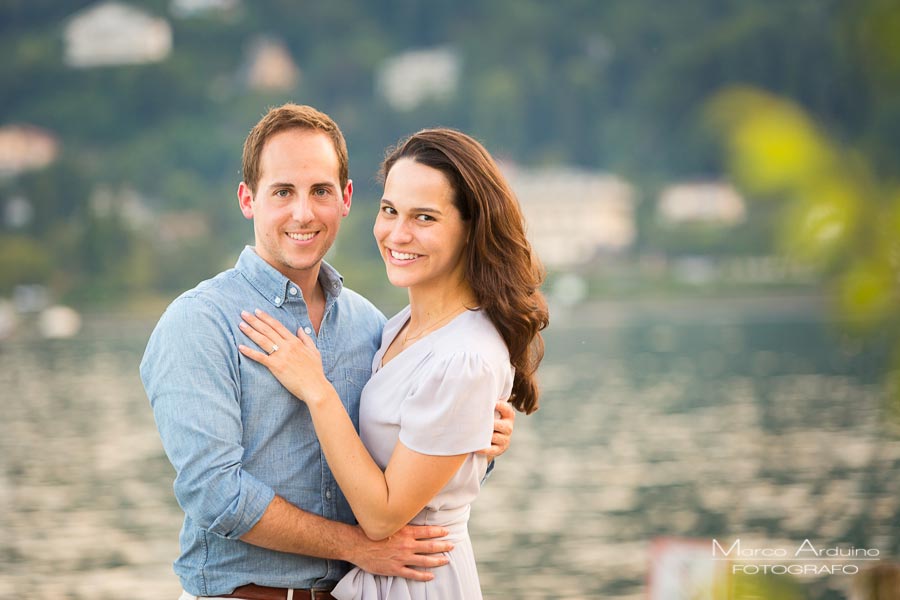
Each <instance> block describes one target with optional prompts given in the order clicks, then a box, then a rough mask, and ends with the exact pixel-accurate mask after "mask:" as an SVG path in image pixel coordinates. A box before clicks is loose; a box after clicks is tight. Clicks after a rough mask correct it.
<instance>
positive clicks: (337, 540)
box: [241, 496, 453, 581]
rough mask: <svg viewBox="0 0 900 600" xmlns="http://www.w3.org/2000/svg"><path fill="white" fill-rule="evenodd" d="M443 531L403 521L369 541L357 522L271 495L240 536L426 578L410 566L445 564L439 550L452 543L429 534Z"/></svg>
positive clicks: (381, 572) (261, 543)
mask: <svg viewBox="0 0 900 600" xmlns="http://www.w3.org/2000/svg"><path fill="white" fill-rule="evenodd" d="M447 534H448V531H447V530H446V529H444V528H443V527H414V526H407V527H404V528H403V529H401V530H400V531H398V532H397V533H396V534H394V535H393V536H391V538H390V539H387V540H383V541H380V542H374V541H372V540H370V539H369V538H368V537H366V535H365V534H364V533H363V531H362V530H361V529H360V528H359V527H356V526H354V525H347V524H345V523H337V522H335V521H329V520H328V519H325V518H324V517H320V516H318V515H314V514H311V513H308V512H306V511H303V510H300V509H299V508H297V507H296V506H294V505H293V504H291V503H289V502H288V501H287V500H285V499H284V498H281V497H280V496H275V498H274V499H273V500H272V503H271V504H270V505H269V507H268V508H267V509H266V512H265V513H263V516H262V518H261V519H260V520H259V521H258V522H257V523H256V525H254V526H253V528H252V529H250V531H248V532H247V533H246V534H244V535H243V536H242V537H241V541H244V542H247V543H249V544H253V545H255V546H262V547H263V548H269V549H270V550H278V551H280V552H291V553H294V554H305V555H307V556H317V557H319V558H329V559H335V560H345V561H347V562H350V563H353V564H354V565H356V566H358V567H360V568H361V569H363V570H365V571H368V572H370V573H375V574H376V575H395V576H399V577H406V578H407V579H414V580H416V581H430V580H431V579H434V574H433V573H430V572H428V571H419V570H417V569H414V568H411V567H420V568H421V567H440V566H442V565H445V564H447V562H448V560H447V559H446V558H445V557H444V556H442V555H441V554H439V553H441V552H449V551H450V550H452V549H453V544H451V543H450V542H447V541H443V540H436V539H433V538H438V537H443V536H446V535H447Z"/></svg>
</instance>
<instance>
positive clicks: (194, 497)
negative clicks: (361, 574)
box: [140, 297, 275, 538]
mask: <svg viewBox="0 0 900 600" xmlns="http://www.w3.org/2000/svg"><path fill="white" fill-rule="evenodd" d="M237 354H238V350H237V343H236V342H235V340H234V338H233V335H232V333H231V330H230V328H229V327H228V320H227V317H226V316H225V315H223V314H221V312H219V311H218V309H216V308H215V307H213V306H212V305H211V304H208V303H207V302H206V301H204V300H203V299H200V298H196V297H182V298H180V299H178V300H176V301H175V302H174V303H173V304H172V305H171V306H170V307H169V308H168V309H167V310H166V312H165V314H164V315H163V316H162V318H161V319H160V321H159V323H158V324H157V326H156V329H155V330H154V331H153V334H152V335H151V337H150V341H149V342H148V345H147V349H146V351H145V353H144V358H143V360H142V361H141V367H140V371H141V379H142V380H143V383H144V388H145V390H146V392H147V396H148V398H149V399H150V404H151V406H152V408H153V416H154V418H155V419H156V425H157V428H158V429H159V434H160V438H161V439H162V443H163V447H164V449H165V451H166V455H167V456H168V457H169V460H170V462H171V463H172V466H173V467H175V471H176V477H175V484H174V489H175V497H176V499H177V500H178V503H179V505H181V507H182V509H183V510H184V511H185V514H186V515H187V516H188V517H189V518H190V519H192V520H193V521H194V522H195V523H196V524H197V525H198V526H199V527H202V528H204V529H207V530H208V531H210V532H212V533H215V534H218V535H221V536H223V537H227V538H239V537H241V536H242V535H244V534H245V533H247V531H249V530H250V529H251V528H252V527H253V526H254V525H255V524H256V523H257V521H259V519H260V518H261V517H262V515H263V513H264V512H265V510H266V508H267V507H268V506H269V503H270V502H271V501H272V499H273V498H274V497H275V492H274V490H272V488H271V487H269V486H268V485H266V484H264V483H262V482H261V481H259V480H258V479H256V478H255V477H253V476H252V475H250V474H249V473H247V472H246V471H244V470H243V469H242V465H241V461H242V458H243V454H244V448H243V446H242V438H243V425H242V421H241V405H240V373H239V368H238V364H239V361H238V355H237Z"/></svg>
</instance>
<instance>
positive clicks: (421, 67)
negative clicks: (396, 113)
mask: <svg viewBox="0 0 900 600" xmlns="http://www.w3.org/2000/svg"><path fill="white" fill-rule="evenodd" d="M460 71H461V67H460V59H459V55H458V54H457V53H456V51H455V50H453V49H451V48H446V47H440V48H429V49H424V50H412V51H409V52H404V53H403V54H398V55H396V56H392V57H391V58H388V59H386V60H385V61H384V62H383V63H382V65H381V66H380V67H379V69H378V72H377V74H376V87H377V90H376V91H377V92H378V93H379V94H380V95H381V96H382V97H383V98H384V99H385V100H386V101H387V103H388V104H390V105H391V107H392V108H394V109H395V110H400V111H406V110H412V109H414V108H416V107H417V106H419V105H421V104H423V103H425V102H428V101H429V100H443V99H445V98H449V97H452V96H453V95H454V94H456V89H457V87H458V85H459V76H460Z"/></svg>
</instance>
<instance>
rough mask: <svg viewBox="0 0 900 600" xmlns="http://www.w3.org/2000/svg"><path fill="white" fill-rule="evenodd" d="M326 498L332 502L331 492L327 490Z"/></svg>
mask: <svg viewBox="0 0 900 600" xmlns="http://www.w3.org/2000/svg"><path fill="white" fill-rule="evenodd" d="M325 497H326V498H328V499H329V500H331V490H325Z"/></svg>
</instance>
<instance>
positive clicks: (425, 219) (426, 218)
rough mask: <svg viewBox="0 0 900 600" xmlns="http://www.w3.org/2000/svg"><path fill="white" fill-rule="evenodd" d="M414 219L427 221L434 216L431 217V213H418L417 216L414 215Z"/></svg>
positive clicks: (431, 219) (432, 219)
mask: <svg viewBox="0 0 900 600" xmlns="http://www.w3.org/2000/svg"><path fill="white" fill-rule="evenodd" d="M416 220H417V221H423V222H428V221H434V217H432V216H431V215H419V216H418V217H416Z"/></svg>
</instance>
